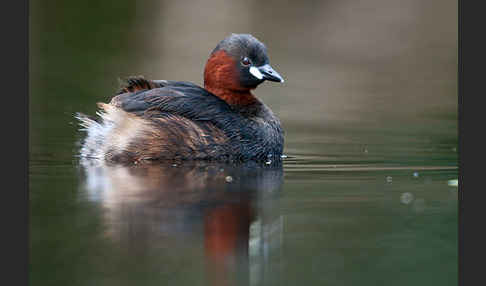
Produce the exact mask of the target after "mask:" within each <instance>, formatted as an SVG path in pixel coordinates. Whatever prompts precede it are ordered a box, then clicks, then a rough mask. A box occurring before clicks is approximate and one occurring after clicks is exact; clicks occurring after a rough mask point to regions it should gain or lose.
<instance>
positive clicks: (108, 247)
mask: <svg viewBox="0 0 486 286" xmlns="http://www.w3.org/2000/svg"><path fill="white" fill-rule="evenodd" d="M436 2H437V3H436ZM279 3H281V2H276V1H265V2H261V1H259V2H257V1H253V2H252V1H250V2H248V3H246V4H236V3H233V4H228V3H226V2H224V1H196V2H194V3H193V4H192V5H190V6H188V5H187V4H183V3H177V2H152V1H150V2H147V1H138V2H134V1H133V2H131V1H116V2H111V1H102V3H98V2H96V3H95V2H89V1H87V2H82V3H74V2H73V3H65V1H46V2H45V3H41V2H35V3H32V4H31V13H30V14H31V48H30V53H31V61H30V63H31V65H30V120H31V121H30V170H29V179H30V182H29V185H30V193H29V200H30V220H29V221H30V229H29V234H30V284H31V285H358V284H359V285H457V274H458V273H457V264H458V263H457V257H458V251H457V234H458V233H457V229H458V220H457V216H458V208H457V202H458V201H457V198H458V188H457V187H456V186H454V180H455V179H457V177H458V169H457V165H458V162H457V158H458V154H457V152H456V148H457V96H456V86H457V84H456V83H457V80H456V70H457V68H456V59H457V57H456V51H457V49H456V46H457V28H456V26H457V25H456V24H457V17H456V14H457V9H456V7H457V3H456V2H454V1H446V2H444V1H440V3H439V1H432V2H430V3H429V1H428V2H427V3H422V2H421V1H418V0H417V1H381V0H373V1H367V2H366V4H363V3H362V2H360V1H350V0H347V1H322V2H315V1H304V2H303V3H300V2H299V4H297V2H295V3H294V2H288V3H285V5H282V4H279ZM439 4H440V5H439ZM437 5H439V6H441V7H442V8H441V9H440V10H437V9H436V7H437ZM215 11H218V12H217V13H216V12H215ZM270 16H271V17H270ZM230 32H249V33H252V34H254V35H256V36H257V37H258V38H260V39H261V40H262V41H263V42H265V43H266V44H267V46H268V48H269V55H270V60H271V62H272V65H273V66H274V67H275V68H276V69H277V71H278V72H279V73H280V74H282V75H283V76H284V77H285V80H286V82H285V84H283V85H277V84H270V83H264V84H263V85H262V86H261V87H259V88H258V89H257V90H256V92H255V93H256V94H257V95H258V96H259V97H260V98H262V100H264V101H265V103H267V105H269V106H270V107H271V108H272V109H273V110H274V112H275V113H276V114H277V115H278V116H279V117H280V118H281V120H282V123H283V125H284V129H285V131H286V136H285V140H286V141H285V154H287V155H288V156H289V157H288V158H287V159H285V160H284V162H283V165H282V166H279V165H277V166H275V165H273V164H270V165H263V166H256V165H254V164H245V165H242V166H234V165H225V164H203V163H198V164H195V163H185V164H182V165H175V166H174V165H173V164H171V163H167V164H157V165H144V166H133V167H122V166H106V165H103V164H102V163H99V162H98V163H97V162H90V161H80V160H79V159H78V158H77V157H76V156H75V155H76V153H77V150H78V148H79V146H78V142H79V140H80V139H82V137H83V134H82V133H80V132H79V131H78V130H77V129H78V127H77V126H76V122H75V120H74V119H73V117H72V115H73V114H74V112H76V111H82V112H85V113H88V114H94V112H95V103H96V102H98V101H105V102H106V101H107V100H109V98H110V97H111V96H112V95H113V93H114V91H115V90H116V88H117V84H118V83H117V81H116V79H117V78H118V77H125V76H128V75H136V74H143V75H145V76H146V77H147V78H154V79H178V80H189V81H193V82H196V83H199V84H200V83H201V82H202V69H203V65H204V62H205V60H206V59H207V56H208V53H209V51H210V50H211V49H212V48H214V46H215V45H216V43H217V42H218V41H219V40H221V39H222V38H224V37H225V36H226V35H228V34H229V33H230Z"/></svg>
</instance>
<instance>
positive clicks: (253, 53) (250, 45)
mask: <svg viewBox="0 0 486 286" xmlns="http://www.w3.org/2000/svg"><path fill="white" fill-rule="evenodd" d="M219 50H224V51H225V52H226V53H227V54H228V55H230V56H232V57H233V58H234V59H235V60H238V61H240V60H241V59H242V58H243V57H245V56H246V57H248V58H250V60H252V62H253V64H254V65H256V66H261V65H264V64H267V63H268V56H267V47H265V45H264V44H263V43H262V42H260V41H259V40H258V39H257V38H255V37H253V36H252V35H250V34H231V35H230V36H229V37H227V38H225V39H224V40H222V41H221V42H219V44H218V45H217V46H216V48H214V50H213V52H212V53H215V52H217V51H219Z"/></svg>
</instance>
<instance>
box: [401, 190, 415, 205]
mask: <svg viewBox="0 0 486 286" xmlns="http://www.w3.org/2000/svg"><path fill="white" fill-rule="evenodd" d="M412 201H413V194H412V193H409V192H406V193H403V194H402V195H401V196H400V202H402V204H406V205H408V204H409V203H411V202H412Z"/></svg>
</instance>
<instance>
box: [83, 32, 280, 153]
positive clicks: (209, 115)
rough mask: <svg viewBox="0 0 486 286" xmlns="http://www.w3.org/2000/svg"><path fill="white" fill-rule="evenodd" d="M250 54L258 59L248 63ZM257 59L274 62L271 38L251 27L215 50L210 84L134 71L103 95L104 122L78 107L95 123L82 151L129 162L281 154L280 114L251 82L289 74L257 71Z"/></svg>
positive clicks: (87, 126)
mask: <svg viewBox="0 0 486 286" xmlns="http://www.w3.org/2000/svg"><path fill="white" fill-rule="evenodd" d="M245 57H248V58H250V61H251V65H250V66H245V65H243V64H242V63H240V58H245ZM252 66H254V67H255V68H259V69H260V68H266V67H270V66H269V65H268V57H267V55H266V48H265V46H264V45H263V44H262V43H260V42H259V41H258V40H257V39H255V38H254V37H252V36H250V35H235V34H233V35H231V36H230V37H228V38H226V39H225V40H223V41H222V42H221V43H219V44H218V46H217V47H216V48H215V49H214V51H213V52H212V53H211V56H210V58H209V59H208V63H207V64H206V68H205V88H202V87H200V86H197V85H195V84H193V83H190V82H179V81H166V80H158V81H155V80H146V79H144V78H143V77H133V78H129V79H128V80H127V83H126V85H125V86H123V87H122V88H121V90H120V91H119V92H118V95H117V96H115V97H114V98H112V100H111V102H110V103H109V104H104V103H99V107H100V108H101V109H102V111H101V112H98V115H99V116H100V117H101V120H100V121H99V122H98V121H95V120H93V119H90V118H88V117H87V116H85V115H82V114H79V113H78V114H77V118H78V119H79V120H80V121H81V125H82V126H83V127H84V130H85V131H87V137H86V139H85V141H84V144H83V147H82V149H81V156H84V157H94V158H99V159H105V160H108V161H111V162H123V163H133V162H138V161H141V160H222V161H246V160H268V159H271V160H280V156H281V154H282V149H283V131H282V128H281V126H280V122H279V120H278V118H276V117H275V116H274V114H273V113H272V111H271V110H270V109H269V108H268V107H267V106H266V105H265V104H263V103H262V102H261V101H260V100H258V99H257V98H255V97H254V96H253V95H252V94H251V92H250V90H251V89H253V88H255V87H256V86H257V85H258V84H259V83H261V82H263V81H264V80H265V79H268V80H273V81H276V79H281V78H280V76H279V75H278V74H277V73H276V72H275V74H276V75H277V76H278V78H276V77H275V74H273V75H268V76H266V77H265V76H264V78H262V79H258V78H256V77H255V76H254V75H253V74H252V73H250V70H249V69H250V67H252ZM262 71H264V70H263V69H262ZM272 71H273V70H272ZM273 72H274V71H273ZM252 77H253V79H252ZM282 81H283V80H282ZM248 83H250V84H248Z"/></svg>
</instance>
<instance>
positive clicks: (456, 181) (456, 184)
mask: <svg viewBox="0 0 486 286" xmlns="http://www.w3.org/2000/svg"><path fill="white" fill-rule="evenodd" d="M447 185H449V186H451V187H457V186H459V180H458V179H455V180H449V181H447Z"/></svg>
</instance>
